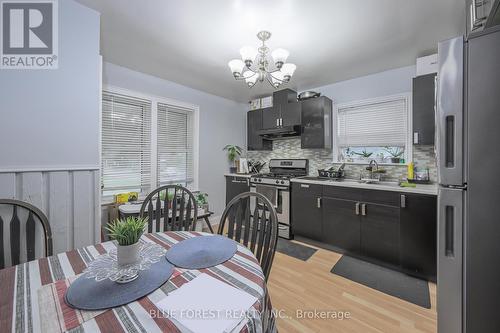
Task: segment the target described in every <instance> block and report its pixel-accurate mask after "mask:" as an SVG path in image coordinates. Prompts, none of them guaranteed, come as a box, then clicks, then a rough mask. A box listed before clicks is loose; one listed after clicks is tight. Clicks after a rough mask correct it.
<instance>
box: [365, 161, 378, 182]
mask: <svg viewBox="0 0 500 333" xmlns="http://www.w3.org/2000/svg"><path fill="white" fill-rule="evenodd" d="M373 165H375V170H377V171H378V163H377V161H375V160H371V161H370V163H369V164H368V167H367V168H366V170H368V171H370V179H373Z"/></svg>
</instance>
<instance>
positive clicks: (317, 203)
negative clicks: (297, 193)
mask: <svg viewBox="0 0 500 333" xmlns="http://www.w3.org/2000/svg"><path fill="white" fill-rule="evenodd" d="M316 207H318V208H321V198H318V199H316Z"/></svg>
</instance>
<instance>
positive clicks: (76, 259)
mask: <svg viewBox="0 0 500 333" xmlns="http://www.w3.org/2000/svg"><path fill="white" fill-rule="evenodd" d="M208 235H211V234H208V233H204V232H195V231H167V232H157V233H148V234H144V235H142V237H141V242H146V243H156V244H158V245H160V246H162V247H163V248H165V249H166V250H167V251H168V249H169V248H170V247H172V246H173V245H174V244H176V243H179V242H181V241H183V240H186V239H189V238H192V237H201V236H208ZM113 249H116V245H115V242H114V241H107V242H104V243H99V244H96V245H90V246H87V247H83V248H78V249H74V250H71V251H68V252H63V253H59V254H56V255H53V256H50V257H47V258H40V259H38V260H33V261H30V262H26V263H22V264H19V265H16V266H11V267H8V268H4V269H2V270H0V288H1V291H0V332H42V333H48V332H50V333H57V332H68V331H69V332H103V333H109V332H141V333H142V332H185V329H184V328H182V327H178V326H176V324H175V322H174V321H173V320H171V319H170V318H168V316H161V315H155V314H158V313H161V311H160V310H159V309H158V307H157V306H156V304H157V303H158V302H159V301H161V300H162V299H164V298H165V297H168V294H169V293H170V292H172V291H174V290H176V289H178V288H180V287H181V286H182V285H184V284H186V283H189V281H191V280H193V279H194V278H195V277H197V276H199V275H200V274H203V273H205V274H208V275H210V276H211V277H213V278H216V279H218V280H219V281H222V282H224V283H227V284H228V285H230V286H233V287H235V288H237V289H239V290H242V291H244V292H246V293H248V294H250V295H252V296H254V297H255V298H256V299H257V301H256V302H255V303H254V304H253V307H252V308H251V310H253V311H252V313H256V314H257V315H252V316H248V318H246V317H245V318H244V319H243V320H242V322H240V324H239V325H238V326H237V330H236V331H234V332H244V333H254V332H276V327H275V316H274V313H273V311H272V306H271V301H270V297H269V294H268V291H267V286H266V281H265V277H264V274H263V272H262V269H261V267H260V264H259V262H258V261H257V259H256V258H255V256H254V255H253V253H252V252H251V251H250V250H249V249H248V248H246V247H245V246H243V245H241V244H239V243H238V244H237V250H236V253H235V254H234V256H233V257H232V258H231V259H229V260H227V261H225V262H223V263H222V264H219V265H216V266H213V267H208V268H203V269H184V268H179V267H175V268H174V272H173V274H172V275H171V277H170V278H169V280H168V281H167V282H166V283H164V284H163V285H162V286H160V287H159V288H158V289H156V290H155V291H153V292H152V293H150V294H149V295H147V296H145V297H143V298H140V299H138V300H136V301H133V302H131V303H128V304H125V305H122V306H119V307H115V308H111V309H105V310H100V311H84V310H79V309H74V308H72V307H70V306H68V305H67V304H66V303H65V301H64V294H65V292H66V290H67V289H68V288H69V286H70V285H71V283H72V281H74V280H75V279H76V278H77V277H78V276H79V275H80V274H81V273H82V272H83V271H84V270H85V268H86V267H87V265H88V264H89V263H90V262H92V261H93V260H95V259H96V258H97V257H98V256H100V255H103V254H105V253H107V252H109V251H111V250H113ZM186 286H189V285H186ZM198 297H203V295H202V294H201V295H199V296H198ZM196 301H197V299H193V300H192V302H193V303H195V302H196Z"/></svg>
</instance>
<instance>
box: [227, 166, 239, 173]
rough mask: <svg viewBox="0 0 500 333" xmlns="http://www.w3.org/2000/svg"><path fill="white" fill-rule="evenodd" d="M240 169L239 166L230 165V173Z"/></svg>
mask: <svg viewBox="0 0 500 333" xmlns="http://www.w3.org/2000/svg"><path fill="white" fill-rule="evenodd" d="M237 171H238V168H237V167H230V168H229V173H236V172H237Z"/></svg>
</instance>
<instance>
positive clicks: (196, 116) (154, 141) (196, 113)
mask: <svg viewBox="0 0 500 333" xmlns="http://www.w3.org/2000/svg"><path fill="white" fill-rule="evenodd" d="M103 91H106V92H109V93H112V94H120V95H125V96H130V97H135V98H140V99H145V100H148V101H150V102H151V188H150V189H149V192H151V191H153V190H154V189H155V188H157V187H158V172H157V165H158V164H157V163H158V147H157V145H158V103H161V104H167V105H172V106H176V107H180V108H185V109H190V110H192V112H193V164H194V165H193V183H192V188H193V189H195V190H196V189H198V185H199V177H198V176H199V141H200V130H199V129H200V107H199V106H198V105H195V104H190V103H186V102H182V101H178V100H175V99H171V98H166V97H162V96H155V95H150V94H145V93H141V92H137V91H133V90H129V89H125V88H121V87H117V86H113V85H103V86H102V89H101V96H102V92H103ZM101 104H102V102H101ZM101 113H102V110H101ZM99 131H100V133H101V137H100V138H99V142H101V140H102V121H100V123H99ZM100 154H101V156H100V158H102V152H100ZM100 192H101V191H100ZM142 195H147V193H143V194H142ZM110 199H111V196H106V197H104V196H103V197H102V201H106V202H108V201H109V200H110Z"/></svg>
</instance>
